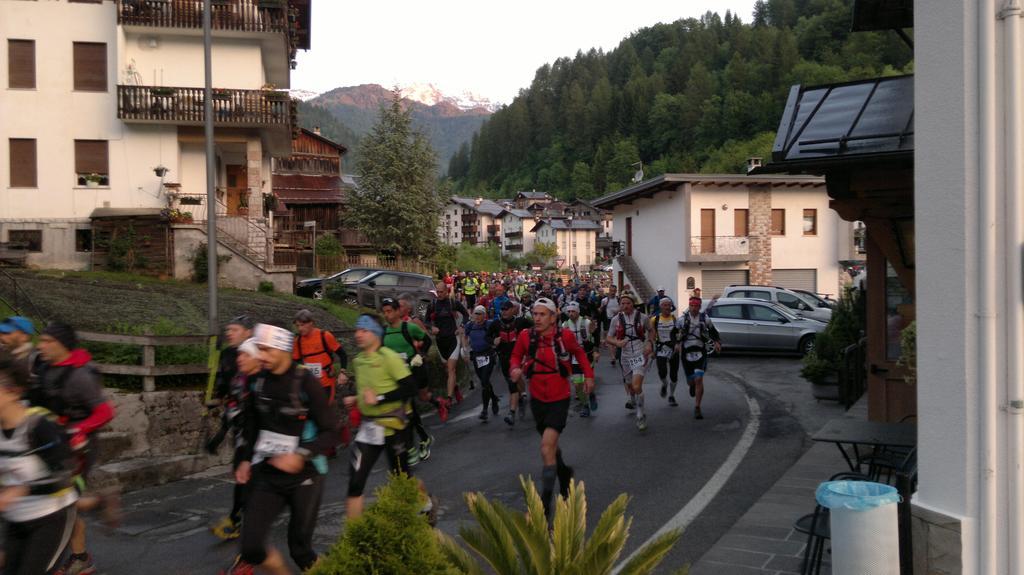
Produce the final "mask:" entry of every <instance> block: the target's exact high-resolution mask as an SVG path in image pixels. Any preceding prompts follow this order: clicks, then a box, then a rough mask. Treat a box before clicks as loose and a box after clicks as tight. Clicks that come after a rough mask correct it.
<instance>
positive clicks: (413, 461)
mask: <svg viewBox="0 0 1024 575" xmlns="http://www.w3.org/2000/svg"><path fill="white" fill-rule="evenodd" d="M420 461H423V458H422V457H421V456H420V448H419V446H417V445H413V446H412V447H410V448H409V466H410V467H414V466H416V465H419V463H420Z"/></svg>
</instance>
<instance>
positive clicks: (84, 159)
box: [75, 140, 110, 176]
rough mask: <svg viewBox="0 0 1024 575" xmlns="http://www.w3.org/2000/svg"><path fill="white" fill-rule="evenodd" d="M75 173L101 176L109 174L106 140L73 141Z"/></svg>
mask: <svg viewBox="0 0 1024 575" xmlns="http://www.w3.org/2000/svg"><path fill="white" fill-rule="evenodd" d="M75 173H77V174H93V173H95V174H100V175H103V176H106V175H108V174H109V173H110V168H109V167H108V164H107V141H106V140H75Z"/></svg>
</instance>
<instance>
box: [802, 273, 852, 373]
mask: <svg viewBox="0 0 1024 575" xmlns="http://www.w3.org/2000/svg"><path fill="white" fill-rule="evenodd" d="M865 321H866V316H865V306H864V297H863V295H861V293H860V292H856V291H850V292H847V293H846V295H844V296H843V297H842V298H841V299H840V300H839V303H838V305H836V309H835V310H834V311H833V312H832V319H831V320H830V321H829V323H828V326H827V327H826V328H825V331H823V332H821V333H819V334H818V335H817V336H816V337H815V339H814V352H813V353H809V354H807V355H806V356H805V357H804V359H803V364H804V366H803V368H802V369H801V370H800V375H801V377H803V378H804V379H806V380H808V381H810V382H812V383H822V382H823V381H824V380H825V378H826V377H827V376H829V375H831V374H835V373H838V372H839V366H840V363H841V362H842V356H843V350H844V349H846V348H847V347H849V346H851V345H853V344H855V343H857V342H858V341H860V338H861V334H862V333H863V331H864V329H865Z"/></svg>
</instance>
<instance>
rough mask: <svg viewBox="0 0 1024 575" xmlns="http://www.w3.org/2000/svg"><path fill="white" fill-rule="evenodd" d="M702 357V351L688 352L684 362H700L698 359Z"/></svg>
mask: <svg viewBox="0 0 1024 575" xmlns="http://www.w3.org/2000/svg"><path fill="white" fill-rule="evenodd" d="M702 357H704V352H703V351H688V352H686V361H700V358H702Z"/></svg>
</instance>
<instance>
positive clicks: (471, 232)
mask: <svg viewBox="0 0 1024 575" xmlns="http://www.w3.org/2000/svg"><path fill="white" fill-rule="evenodd" d="M476 232H477V229H476V226H462V235H463V236H467V237H468V236H473V237H474V238H475V237H476Z"/></svg>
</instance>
